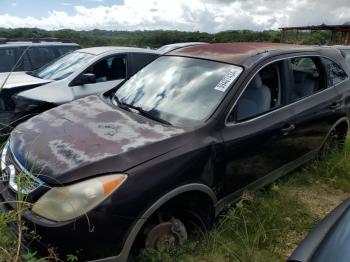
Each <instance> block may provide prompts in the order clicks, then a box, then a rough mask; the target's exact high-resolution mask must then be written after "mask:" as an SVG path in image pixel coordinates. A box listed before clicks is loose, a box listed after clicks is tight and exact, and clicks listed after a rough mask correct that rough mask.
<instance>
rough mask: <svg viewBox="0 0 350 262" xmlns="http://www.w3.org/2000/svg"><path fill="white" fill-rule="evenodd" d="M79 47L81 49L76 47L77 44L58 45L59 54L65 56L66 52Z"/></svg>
mask: <svg viewBox="0 0 350 262" xmlns="http://www.w3.org/2000/svg"><path fill="white" fill-rule="evenodd" d="M77 49H79V48H78V47H75V46H57V47H56V50H57V52H58V54H59V56H63V55H65V54H67V53H70V52H73V51H75V50H77Z"/></svg>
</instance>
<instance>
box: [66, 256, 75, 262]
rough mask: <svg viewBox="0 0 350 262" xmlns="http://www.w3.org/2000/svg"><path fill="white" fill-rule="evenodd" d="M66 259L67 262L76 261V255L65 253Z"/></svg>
mask: <svg viewBox="0 0 350 262" xmlns="http://www.w3.org/2000/svg"><path fill="white" fill-rule="evenodd" d="M67 261H68V262H75V261H78V257H77V256H76V255H72V254H68V255H67Z"/></svg>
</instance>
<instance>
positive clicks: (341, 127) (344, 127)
mask: <svg viewBox="0 0 350 262" xmlns="http://www.w3.org/2000/svg"><path fill="white" fill-rule="evenodd" d="M348 128H349V127H348V123H347V122H345V121H342V122H340V123H339V124H338V125H337V126H336V127H335V128H334V129H335V131H336V132H337V133H338V134H339V139H345V138H346V135H347V133H348Z"/></svg>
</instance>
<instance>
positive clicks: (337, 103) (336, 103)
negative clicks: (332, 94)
mask: <svg viewBox="0 0 350 262" xmlns="http://www.w3.org/2000/svg"><path fill="white" fill-rule="evenodd" d="M339 105H340V103H339V102H333V103H332V104H330V105H329V106H328V108H329V109H331V110H335V109H337V108H338V107H339Z"/></svg>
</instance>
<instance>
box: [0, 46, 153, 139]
mask: <svg viewBox="0 0 350 262" xmlns="http://www.w3.org/2000/svg"><path fill="white" fill-rule="evenodd" d="M158 56H159V52H157V51H152V50H149V49H141V48H131V47H93V48H85V49H80V50H77V51H74V52H72V53H69V54H67V55H65V56H63V57H61V58H59V59H58V60H55V61H54V62H52V63H49V64H47V65H45V66H43V67H42V68H40V69H37V70H35V71H31V72H13V73H12V74H11V75H9V74H8V73H1V74H0V87H1V86H2V90H1V92H0V124H2V127H3V128H2V129H1V130H2V132H1V133H2V135H3V136H6V133H7V132H8V130H9V128H10V129H11V128H12V127H14V126H15V125H17V124H18V123H20V122H22V121H24V120H25V119H28V118H29V117H31V116H33V115H36V114H38V113H40V112H43V111H45V110H47V109H49V108H52V107H55V106H57V105H60V104H64V103H67V102H70V101H73V100H75V99H78V98H81V97H85V96H88V95H92V94H96V93H102V92H106V91H108V90H110V89H112V88H114V87H116V86H118V85H119V84H120V83H121V82H123V81H124V80H125V79H127V78H129V77H130V76H132V75H133V74H135V73H136V72H137V71H138V70H140V69H141V68H143V67H144V66H145V65H147V64H148V63H150V62H151V61H153V60H154V59H156V58H157V57H158ZM5 130H6V131H5Z"/></svg>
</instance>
